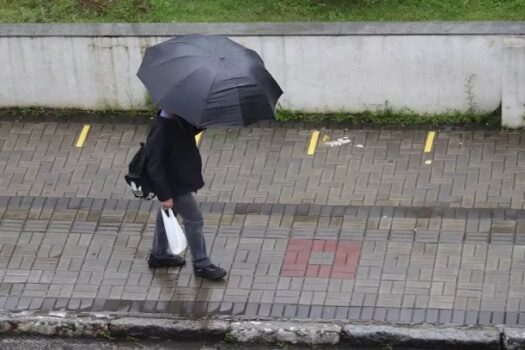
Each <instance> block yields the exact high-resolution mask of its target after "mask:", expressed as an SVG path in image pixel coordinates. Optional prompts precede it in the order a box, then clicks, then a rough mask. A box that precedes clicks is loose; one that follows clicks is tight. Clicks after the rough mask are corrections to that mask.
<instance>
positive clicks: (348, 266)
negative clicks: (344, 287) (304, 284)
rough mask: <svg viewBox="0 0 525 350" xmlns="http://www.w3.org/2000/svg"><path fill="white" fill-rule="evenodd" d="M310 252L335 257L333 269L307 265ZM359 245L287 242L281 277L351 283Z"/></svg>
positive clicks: (301, 241) (291, 240) (312, 241)
mask: <svg viewBox="0 0 525 350" xmlns="http://www.w3.org/2000/svg"><path fill="white" fill-rule="evenodd" d="M312 252H325V253H335V258H334V262H333V263H332V265H317V264H309V261H310V257H311V255H312ZM360 254H361V243H360V242H351V241H335V240H320V239H317V240H313V239H290V240H289V241H288V247H287V249H286V253H285V257H284V262H283V266H282V270H281V276H286V277H319V278H337V279H353V278H355V274H356V271H357V265H358V264H359V257H360Z"/></svg>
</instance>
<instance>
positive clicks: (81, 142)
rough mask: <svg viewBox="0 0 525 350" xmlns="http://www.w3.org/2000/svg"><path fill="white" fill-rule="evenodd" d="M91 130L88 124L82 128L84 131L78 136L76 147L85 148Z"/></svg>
mask: <svg viewBox="0 0 525 350" xmlns="http://www.w3.org/2000/svg"><path fill="white" fill-rule="evenodd" d="M90 128H91V126H90V125H88V124H86V125H84V127H83V128H82V131H81V132H80V135H78V140H77V144H76V147H82V146H84V142H85V141H86V138H87V135H88V133H89V129H90Z"/></svg>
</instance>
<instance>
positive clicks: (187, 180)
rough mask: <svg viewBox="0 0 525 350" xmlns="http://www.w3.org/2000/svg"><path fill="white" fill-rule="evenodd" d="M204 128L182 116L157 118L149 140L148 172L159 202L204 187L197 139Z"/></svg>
mask: <svg viewBox="0 0 525 350" xmlns="http://www.w3.org/2000/svg"><path fill="white" fill-rule="evenodd" d="M200 131H201V130H200V129H197V128H195V127H194V126H193V125H191V124H189V123H188V122H186V121H185V120H183V119H182V118H178V117H174V118H170V119H168V118H163V117H158V118H157V119H156V121H155V122H154V124H153V126H152V127H151V129H150V131H149V133H148V138H147V141H146V146H145V147H146V148H145V150H146V173H147V176H148V179H149V182H150V184H151V187H152V188H153V190H154V192H155V194H156V195H157V197H158V198H159V200H160V201H165V200H168V199H170V198H174V197H176V196H178V195H183V194H187V193H190V192H196V191H197V190H199V189H201V188H202V187H203V186H204V180H203V178H202V160H201V155H200V153H199V149H198V148H197V144H196V141H195V135H196V134H198V133H199V132H200Z"/></svg>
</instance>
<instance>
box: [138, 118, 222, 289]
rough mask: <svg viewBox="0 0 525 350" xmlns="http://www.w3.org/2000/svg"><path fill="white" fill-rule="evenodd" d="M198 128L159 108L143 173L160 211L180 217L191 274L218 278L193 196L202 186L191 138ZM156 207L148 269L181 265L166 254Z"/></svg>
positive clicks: (178, 259) (198, 157) (199, 163)
mask: <svg viewBox="0 0 525 350" xmlns="http://www.w3.org/2000/svg"><path fill="white" fill-rule="evenodd" d="M201 131H202V130H201V129H198V128H196V127H194V126H193V125H191V124H190V123H188V122H187V121H185V120H184V119H182V118H180V117H178V116H177V115H175V114H173V113H169V112H167V111H165V110H161V111H160V112H159V116H158V118H157V119H156V120H155V122H154V124H153V126H152V128H151V129H150V131H149V133H148V137H147V141H146V145H145V152H146V159H147V161H146V173H147V176H148V179H149V180H150V184H151V187H152V188H153V190H154V191H155V193H156V194H157V197H158V199H159V201H160V204H161V208H160V210H168V209H172V210H173V212H174V213H175V215H180V216H181V217H182V221H183V225H184V229H185V230H184V232H185V235H186V239H187V241H188V246H189V248H190V251H191V255H192V260H193V270H194V273H195V275H196V276H199V277H202V278H205V279H210V280H221V279H223V278H224V277H225V276H226V274H227V272H226V271H225V270H224V269H222V268H220V267H218V266H215V265H214V264H212V263H211V261H210V258H209V256H208V253H207V251H206V242H205V240H204V235H203V232H202V229H203V225H204V222H203V217H202V213H201V211H200V209H199V207H198V205H197V202H196V201H195V198H194V196H193V194H194V193H196V192H197V191H198V190H199V189H201V188H202V187H203V186H204V180H203V177H202V160H201V155H200V153H199V148H198V147H197V144H196V141H195V135H196V134H198V133H199V132H201ZM160 210H159V212H158V214H157V219H156V224H155V234H154V238H153V244H152V248H151V253H150V255H149V258H148V265H149V266H150V268H158V267H176V266H184V265H185V264H186V261H185V260H184V258H183V257H181V256H178V255H173V254H170V253H169V250H168V247H169V246H168V240H167V237H166V230H165V229H164V222H163V219H162V213H161V211H160Z"/></svg>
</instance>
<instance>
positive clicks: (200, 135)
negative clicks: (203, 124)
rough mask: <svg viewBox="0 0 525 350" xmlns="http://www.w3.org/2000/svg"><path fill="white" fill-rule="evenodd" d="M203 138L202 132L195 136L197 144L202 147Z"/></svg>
mask: <svg viewBox="0 0 525 350" xmlns="http://www.w3.org/2000/svg"><path fill="white" fill-rule="evenodd" d="M201 138H202V132H200V133H198V134H197V135H195V143H196V144H197V146H198V145H200V143H201Z"/></svg>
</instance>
